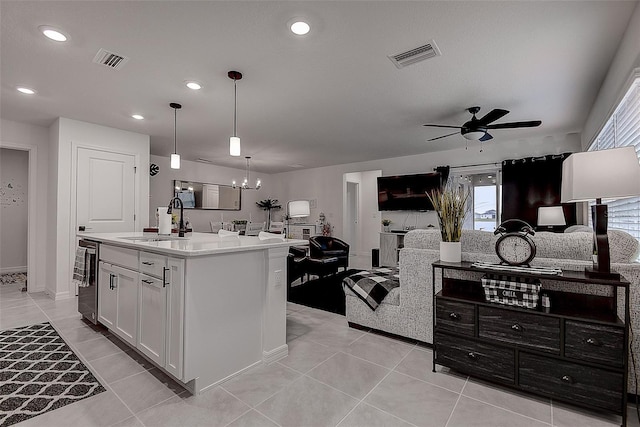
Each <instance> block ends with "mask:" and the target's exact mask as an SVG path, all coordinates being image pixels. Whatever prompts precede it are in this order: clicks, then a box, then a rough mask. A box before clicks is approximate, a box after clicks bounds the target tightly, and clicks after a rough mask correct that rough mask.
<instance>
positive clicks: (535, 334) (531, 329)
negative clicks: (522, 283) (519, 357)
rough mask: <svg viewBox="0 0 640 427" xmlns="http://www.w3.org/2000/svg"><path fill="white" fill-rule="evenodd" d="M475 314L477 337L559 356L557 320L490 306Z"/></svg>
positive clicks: (558, 322)
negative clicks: (476, 315)
mask: <svg viewBox="0 0 640 427" xmlns="http://www.w3.org/2000/svg"><path fill="white" fill-rule="evenodd" d="M478 311H479V314H478V328H479V336H480V337H482V338H491V339H494V340H497V341H502V342H505V343H509V344H516V345H518V346H521V347H528V348H535V349H536V350H538V351H548V352H551V353H555V354H560V319H558V318H555V317H549V316H544V315H539V314H533V313H532V314H529V313H523V312H522V311H515V310H506V309H502V308H494V307H479V308H478Z"/></svg>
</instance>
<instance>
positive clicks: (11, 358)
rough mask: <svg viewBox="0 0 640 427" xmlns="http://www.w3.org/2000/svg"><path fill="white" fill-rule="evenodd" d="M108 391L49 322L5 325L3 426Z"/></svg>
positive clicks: (0, 360) (0, 373)
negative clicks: (9, 326)
mask: <svg viewBox="0 0 640 427" xmlns="http://www.w3.org/2000/svg"><path fill="white" fill-rule="evenodd" d="M103 391H105V388H104V387H103V386H102V385H101V384H100V383H99V382H98V380H97V379H96V378H95V377H94V376H93V374H92V373H91V372H90V371H89V370H88V369H87V367H86V366H85V365H84V364H83V363H82V362H81V361H80V359H78V357H77V356H76V355H75V354H74V352H73V351H72V350H71V349H70V348H69V346H67V344H66V343H65V342H64V340H63V339H62V338H61V337H60V335H58V333H57V332H56V330H55V329H53V327H52V326H51V325H50V324H49V323H40V324H37V325H31V326H23V327H20V328H13V329H7V330H4V331H0V427H4V426H10V425H13V424H16V423H19V422H20V421H24V420H26V419H28V418H31V417H35V416H36V415H40V414H43V413H45V412H47V411H51V410H53V409H57V408H60V407H61V406H65V405H68V404H70V403H73V402H77V401H79V400H82V399H85V398H87V397H89V396H93V395H95V394H98V393H102V392H103Z"/></svg>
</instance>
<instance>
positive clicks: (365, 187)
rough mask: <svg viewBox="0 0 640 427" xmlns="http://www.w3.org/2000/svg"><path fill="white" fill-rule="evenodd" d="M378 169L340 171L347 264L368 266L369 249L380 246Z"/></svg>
mask: <svg viewBox="0 0 640 427" xmlns="http://www.w3.org/2000/svg"><path fill="white" fill-rule="evenodd" d="M380 176H382V171H381V170H372V171H363V172H348V173H345V174H344V175H343V213H342V219H343V223H342V229H343V236H344V240H345V241H346V242H347V243H348V244H349V246H350V248H349V266H350V267H353V268H363V269H365V268H369V267H371V250H372V249H375V248H378V247H380V230H381V225H380V212H379V211H378V177H380Z"/></svg>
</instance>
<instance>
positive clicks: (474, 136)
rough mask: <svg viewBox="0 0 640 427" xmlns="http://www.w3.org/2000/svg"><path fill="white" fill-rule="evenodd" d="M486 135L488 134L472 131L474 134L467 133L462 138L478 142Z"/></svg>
mask: <svg viewBox="0 0 640 427" xmlns="http://www.w3.org/2000/svg"><path fill="white" fill-rule="evenodd" d="M485 134H486V132H483V131H481V130H476V131H472V132H467V133H465V134H463V135H462V136H464V137H465V138H466V139H469V140H471V141H477V140H479V139H480V138H482V137H483V136H484V135H485Z"/></svg>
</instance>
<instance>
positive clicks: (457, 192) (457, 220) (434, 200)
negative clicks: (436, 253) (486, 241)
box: [427, 184, 470, 262]
mask: <svg viewBox="0 0 640 427" xmlns="http://www.w3.org/2000/svg"><path fill="white" fill-rule="evenodd" d="M469 194H470V193H469V191H468V190H466V191H465V189H464V188H462V187H460V186H454V185H452V184H448V185H446V186H445V187H443V188H441V189H439V190H432V191H431V192H430V193H427V197H429V200H430V201H431V204H433V209H434V210H435V211H436V214H437V215H438V222H439V223H440V234H441V236H442V241H441V242H440V260H441V261H445V262H460V261H461V260H462V247H461V245H460V237H461V236H462V227H463V225H464V218H465V217H466V215H467V212H468V211H469V206H468V205H467V201H468V199H469Z"/></svg>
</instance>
